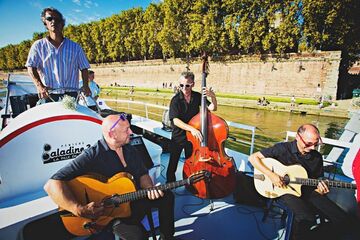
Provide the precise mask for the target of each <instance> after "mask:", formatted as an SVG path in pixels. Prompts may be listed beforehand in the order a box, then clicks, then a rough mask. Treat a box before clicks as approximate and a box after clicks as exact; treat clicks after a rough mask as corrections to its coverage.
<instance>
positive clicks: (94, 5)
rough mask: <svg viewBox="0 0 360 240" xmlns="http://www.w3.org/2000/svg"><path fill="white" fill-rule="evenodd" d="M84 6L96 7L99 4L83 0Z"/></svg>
mask: <svg viewBox="0 0 360 240" xmlns="http://www.w3.org/2000/svg"><path fill="white" fill-rule="evenodd" d="M84 6H85V7H86V8H92V7H98V6H99V4H97V3H96V2H93V1H91V0H85V3H84Z"/></svg>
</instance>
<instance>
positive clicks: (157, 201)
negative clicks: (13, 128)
mask: <svg viewBox="0 0 360 240" xmlns="http://www.w3.org/2000/svg"><path fill="white" fill-rule="evenodd" d="M102 134H103V138H102V139H100V140H99V141H98V142H97V143H95V144H94V145H93V146H91V147H90V148H88V149H85V150H84V151H83V152H82V153H81V154H80V155H79V156H78V157H77V158H76V159H74V160H73V161H72V162H70V163H69V164H68V165H66V166H65V167H63V168H62V169H60V170H59V171H58V172H57V173H55V174H54V175H53V176H52V177H51V178H50V180H49V181H48V182H47V183H46V184H45V186H44V189H45V191H46V192H47V193H48V194H49V196H50V197H51V198H52V199H53V201H54V202H55V203H56V204H57V205H59V206H60V207H61V208H63V209H65V210H68V211H70V212H72V213H73V214H74V215H75V216H79V217H85V218H90V219H97V218H98V217H100V216H102V214H103V213H104V207H103V205H102V204H101V203H96V202H90V203H88V204H86V205H82V204H80V203H79V202H78V201H77V200H76V199H75V198H74V196H73V194H72V192H71V191H70V189H69V188H68V187H67V181H69V180H71V179H73V178H76V177H78V176H81V175H85V174H87V173H95V174H100V175H102V176H105V177H107V178H110V177H112V176H113V175H115V174H117V173H119V172H127V173H130V174H131V175H132V176H133V180H134V182H135V186H136V187H137V189H148V188H151V187H153V186H154V184H153V182H152V180H151V178H150V176H149V174H148V170H147V169H146V168H145V166H144V163H143V160H142V159H143V157H142V155H141V153H140V152H138V151H137V150H136V149H135V148H134V147H133V146H132V145H130V144H128V143H129V141H130V135H131V134H132V131H131V129H130V124H129V121H128V120H127V115H126V114H124V113H122V114H120V115H109V116H107V117H106V118H105V119H104V120H103V123H102ZM147 197H148V198H147V199H141V200H137V201H133V202H131V216H130V217H129V218H122V219H115V220H114V221H112V222H111V224H110V225H109V227H108V229H109V230H110V232H113V233H114V234H116V235H117V236H119V237H120V239H124V240H126V239H128V240H143V239H147V236H146V233H145V230H144V227H143V226H142V224H141V220H142V219H143V218H144V216H145V213H146V212H147V211H148V210H149V209H150V208H152V207H154V208H157V209H159V220H160V236H161V239H165V240H166V239H173V234H174V232H175V230H174V195H173V193H172V192H171V191H166V192H163V191H160V190H155V189H152V190H149V191H148V195H147ZM108 232H109V231H103V232H101V233H100V234H99V235H96V236H92V238H91V239H112V238H110V237H108V238H107V237H106V236H107V234H109V233H108Z"/></svg>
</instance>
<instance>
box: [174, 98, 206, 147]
mask: <svg viewBox="0 0 360 240" xmlns="http://www.w3.org/2000/svg"><path fill="white" fill-rule="evenodd" d="M206 102H207V105H209V104H210V102H209V101H208V100H206ZM200 106H201V94H200V93H198V92H194V91H192V92H191V98H190V102H189V103H187V102H186V100H185V97H184V94H183V93H182V92H181V91H179V92H178V93H177V94H176V95H175V96H174V97H173V98H172V99H171V102H170V110H169V118H170V121H171V124H172V127H173V131H172V137H171V139H172V140H174V141H176V142H179V143H181V142H184V141H185V140H186V131H185V130H183V129H181V128H179V127H177V126H176V125H175V124H174V122H173V120H174V118H178V119H180V120H181V121H183V122H184V123H188V122H189V121H190V120H191V119H192V118H193V117H194V116H195V115H196V114H198V113H199V111H200V109H199V107H200Z"/></svg>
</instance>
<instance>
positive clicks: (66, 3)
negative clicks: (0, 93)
mask: <svg viewBox="0 0 360 240" xmlns="http://www.w3.org/2000/svg"><path fill="white" fill-rule="evenodd" d="M159 1H160V0H0V18H1V19H0V48H1V47H4V46H6V45H8V44H18V43H20V42H21V41H23V40H27V39H32V36H33V33H34V32H43V31H45V28H44V25H43V24H42V23H41V21H40V13H41V11H42V9H43V8H45V7H49V6H52V7H54V8H57V9H58V10H59V11H60V12H61V13H62V14H63V16H64V17H65V19H66V25H68V24H73V25H77V24H80V23H85V22H90V21H94V20H99V19H101V18H105V17H108V16H111V15H113V14H116V13H119V12H120V11H122V10H126V9H130V8H133V7H142V8H143V9H145V8H146V7H147V6H148V5H149V3H151V2H159Z"/></svg>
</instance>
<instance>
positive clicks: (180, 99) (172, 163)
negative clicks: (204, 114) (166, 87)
mask: <svg viewBox="0 0 360 240" xmlns="http://www.w3.org/2000/svg"><path fill="white" fill-rule="evenodd" d="M194 80H195V76H194V73H192V72H183V73H181V76H180V79H179V91H178V92H177V93H176V94H175V96H174V97H173V98H172V99H171V102H170V109H169V118H170V121H171V123H172V127H173V131H172V136H171V146H170V159H169V165H168V168H167V172H166V178H167V182H173V181H175V180H176V177H175V172H176V169H177V165H178V162H179V158H180V154H181V152H182V150H183V149H185V156H189V155H190V154H191V143H190V142H189V141H187V138H186V131H190V132H191V134H192V135H193V136H194V137H196V138H197V139H199V140H200V141H201V140H202V135H201V132H200V131H199V130H198V129H196V128H194V127H192V126H190V125H189V124H188V122H189V121H190V120H191V119H192V118H193V117H194V116H195V115H196V114H198V113H199V111H200V106H201V94H200V93H199V92H195V91H193V90H192V88H193V87H194V84H195V82H194ZM203 94H205V95H206V96H208V97H210V98H211V103H210V102H209V101H208V100H207V105H208V109H209V110H210V111H216V109H217V101H216V96H215V93H214V92H213V91H212V90H211V88H210V89H204V90H203Z"/></svg>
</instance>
